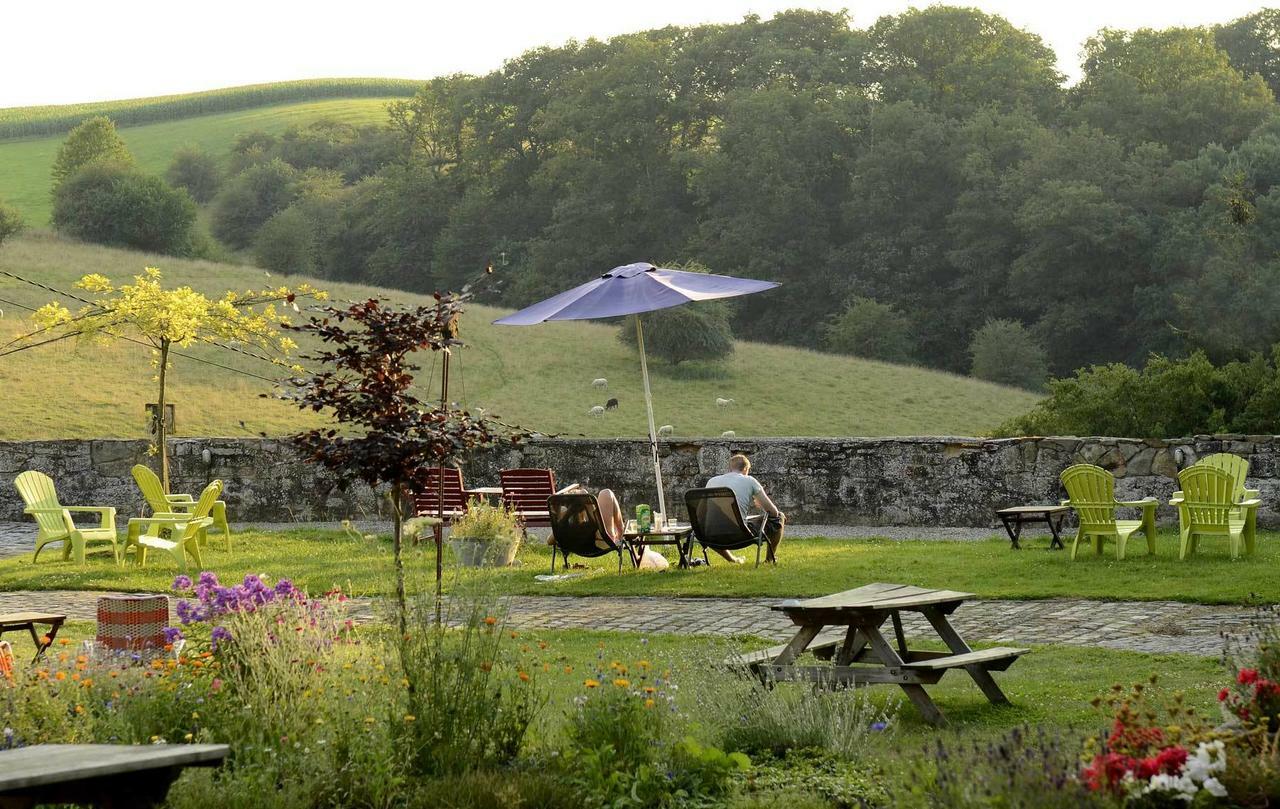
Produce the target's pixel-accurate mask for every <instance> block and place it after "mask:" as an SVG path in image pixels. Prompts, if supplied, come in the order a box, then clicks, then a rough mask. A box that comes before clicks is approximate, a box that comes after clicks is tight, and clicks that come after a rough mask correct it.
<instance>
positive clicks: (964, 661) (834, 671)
mask: <svg viewBox="0 0 1280 809" xmlns="http://www.w3.org/2000/svg"><path fill="white" fill-rule="evenodd" d="M972 597H973V594H972V593H960V592H956V591H954V590H932V589H926V588H923V587H912V586H910V585H905V584H884V583H876V584H868V585H866V586H865V587H859V588H857V589H854V590H847V591H845V592H843V593H836V594H834V595H829V596H823V597H821V598H810V599H806V600H804V601H795V600H792V601H784V602H783V603H781V604H778V605H776V606H774V607H773V609H775V610H779V611H781V612H784V613H786V615H787V617H788V618H790V619H791V621H792V622H793V623H794V624H796V626H797V627H799V629H798V630H797V631H796V634H795V637H793V638H792V639H791V640H790V641H789V642H788V643H786V644H783V645H781V646H775V647H773V648H770V649H764V650H761V651H759V652H755V653H752V654H749V655H746V656H745V657H744V658H741V660H742V662H743V663H745V664H746V665H747V666H748V667H749V668H750V669H751V670H752V671H753V672H754V673H755V674H756V675H757V676H758V677H760V678H761V679H762V680H764V681H765V682H771V681H787V680H791V681H806V682H818V683H831V684H839V685H846V686H854V687H859V686H865V685H872V684H896V685H898V686H899V687H901V688H902V690H903V691H904V692H906V694H907V697H908V698H909V699H910V700H911V702H912V703H913V704H914V705H915V706H916V708H917V709H918V710H919V711H920V713H921V714H922V715H923V716H924V718H925V720H926V721H928V722H929V723H931V724H934V725H942V724H944V723H945V721H946V720H945V719H944V718H943V716H942V712H941V711H940V710H939V709H938V706H937V705H935V704H934V702H933V699H932V698H930V696H929V693H928V692H927V691H926V690H925V686H927V685H932V684H934V683H936V682H938V681H939V680H941V679H942V676H943V675H944V674H946V673H947V672H948V671H950V670H952V669H963V670H964V671H965V672H966V673H967V674H968V675H969V676H970V677H972V678H973V681H974V682H975V683H977V685H978V688H980V689H982V693H983V694H985V695H986V697H987V699H988V700H990V701H991V703H992V704H1007V703H1008V702H1009V700H1008V698H1007V697H1005V695H1004V692H1003V691H1001V690H1000V686H998V685H997V684H996V681H995V679H993V678H992V676H991V672H993V671H1004V670H1005V669H1007V668H1009V666H1011V665H1012V664H1013V662H1014V661H1015V660H1017V659H1018V657H1020V656H1021V655H1023V654H1025V653H1026V652H1027V650H1026V649H1015V648H1010V647H1003V646H1001V647H996V648H992V649H982V650H979V651H974V650H973V649H971V648H970V647H969V645H968V644H967V643H965V642H964V639H963V638H961V637H960V633H958V632H957V631H956V630H955V627H953V626H952V625H951V622H950V621H949V620H948V618H947V616H949V615H951V613H953V612H955V610H956V608H958V607H959V606H960V605H961V604H962V603H964V601H965V599H968V598H972ZM903 612H918V613H921V614H922V615H923V616H924V617H925V619H926V620H927V621H928V622H929V625H930V626H931V627H933V630H934V632H936V633H937V635H938V637H939V638H941V639H942V642H943V643H945V644H946V646H947V649H948V650H949V651H946V652H940V651H918V650H912V649H908V648H907V642H906V638H905V636H904V635H903V631H902V617H901V613H903ZM886 621H890V622H892V625H893V632H894V635H895V639H896V641H897V649H895V648H894V647H893V645H891V644H890V643H889V641H888V640H887V639H886V638H885V636H884V635H883V634H882V633H881V631H880V627H881V626H883V625H884V623H885V622H886ZM829 626H834V627H839V629H836V630H828V631H825V632H824V631H823V630H824V629H825V628H826V627H829ZM805 651H808V652H811V653H812V654H813V655H814V656H815V657H818V658H819V659H825V660H832V661H833V663H834V665H826V666H797V665H795V660H796V658H797V657H799V656H800V654H802V653H803V652H805Z"/></svg>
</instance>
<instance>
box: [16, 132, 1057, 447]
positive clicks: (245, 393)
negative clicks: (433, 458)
mask: <svg viewBox="0 0 1280 809" xmlns="http://www.w3.org/2000/svg"><path fill="white" fill-rule="evenodd" d="M3 148H4V144H0V150H2V149H3ZM0 154H2V152H0ZM0 165H3V163H2V162H0ZM2 195H3V192H2V191H0V196H2ZM147 265H153V266H156V267H160V268H161V269H163V271H164V273H165V282H166V284H172V285H179V284H189V285H191V286H193V287H195V288H197V289H200V290H202V291H205V292H208V293H220V292H222V291H225V290H227V289H229V288H230V289H237V290H244V289H252V288H261V287H262V286H265V285H271V284H277V283H281V282H282V281H281V279H280V278H279V277H275V278H270V279H268V278H266V277H265V276H264V274H263V271H262V270H261V269H258V268H255V267H247V266H236V265H229V264H215V263H212V262H207V261H188V260H182V259H175V258H168V257H161V256H153V255H148V254H144V253H136V252H131V251H127V250H115V249H109V248H102V247H95V246H92V245H85V244H78V243H75V242H71V241H68V240H64V239H59V238H56V237H54V236H52V235H49V234H30V235H27V236H25V237H22V238H18V239H15V240H14V241H12V242H6V243H5V245H4V247H3V248H0V269H4V270H8V271H10V272H13V273H16V274H19V275H22V276H25V277H28V278H32V279H37V280H39V281H41V282H43V283H45V284H50V285H52V286H54V287H58V288H61V289H70V288H71V285H72V284H73V283H74V282H75V281H76V280H77V279H79V278H80V277H81V276H82V275H84V274H85V273H87V272H90V271H93V272H99V273H103V274H104V275H107V276H109V277H110V278H112V279H115V280H118V281H119V280H126V281H127V279H129V278H130V277H131V276H133V275H136V274H138V273H139V272H141V271H142V268H143V267H144V266H147ZM303 280H306V279H302V278H298V277H290V278H287V279H284V280H283V283H290V284H297V283H299V282H301V281H303ZM315 283H317V284H319V285H320V286H321V287H323V288H325V289H328V290H330V291H331V292H332V293H333V294H334V296H335V297H337V298H342V299H348V300H362V299H365V298H368V297H369V296H371V295H384V296H387V297H390V298H393V299H395V300H398V301H401V302H404V303H411V304H412V303H422V302H427V301H429V300H430V299H429V298H426V297H424V296H418V295H411V294H408V293H404V292H389V291H387V290H379V289H376V288H373V287H364V286H354V285H350V284H338V283H329V282H322V281H317V282H315ZM51 297H53V296H52V295H51V294H50V293H49V292H46V291H44V290H41V289H38V288H35V287H32V286H29V285H27V284H23V283H21V282H19V281H15V280H13V279H9V278H5V277H0V299H3V300H0V309H3V310H4V311H5V313H6V314H5V317H4V318H3V319H0V342H7V341H8V338H9V337H10V336H12V335H16V334H19V333H21V330H22V329H25V328H29V321H27V320H24V319H23V315H24V312H23V310H22V309H20V308H18V307H17V306H12V305H10V304H9V303H6V302H5V301H13V302H14V303H16V304H20V305H23V306H28V307H38V306H40V305H42V304H44V303H46V302H48V301H49V300H50V298H51ZM64 303H68V304H69V305H75V303H74V302H72V301H64ZM505 311H506V310H500V309H496V308H492V307H488V306H473V307H470V309H469V310H468V313H467V314H466V316H465V317H464V318H463V320H462V337H463V339H464V340H465V341H466V342H467V344H468V347H467V348H466V349H465V350H464V351H462V352H461V353H459V354H457V355H456V356H457V359H456V360H455V361H454V364H453V371H452V382H451V383H450V384H451V388H450V389H451V391H456V394H455V395H457V397H458V401H459V402H460V403H461V404H463V405H465V406H469V407H471V408H473V409H474V408H476V407H484V408H485V409H486V410H488V411H489V412H491V413H495V414H498V415H500V416H501V417H503V419H504V420H506V421H509V422H512V423H516V424H520V425H523V426H524V427H527V428H529V429H532V430H538V431H540V432H543V433H546V434H553V433H563V434H565V435H568V436H576V435H585V436H588V437H593V438H595V437H614V436H640V435H644V434H646V433H647V426H646V421H645V415H644V407H643V405H642V402H643V401H644V399H643V394H642V392H641V383H640V372H639V368H638V363H637V361H636V357H635V354H634V353H633V352H632V350H631V349H630V348H628V347H626V346H624V345H622V344H621V343H619V342H618V340H617V329H616V327H612V326H606V325H602V324H597V323H555V324H546V325H542V326H536V327H530V328H504V327H500V326H493V325H491V321H492V320H494V319H495V318H498V317H500V316H501V315H502V314H505ZM588 348H589V350H586V349H588ZM578 349H583V350H578ZM183 353H192V354H194V355H196V356H200V357H204V358H206V359H211V360H213V361H216V362H218V363H221V364H224V365H229V366H231V367H234V368H237V369H241V370H243V371H248V372H250V373H254V374H258V375H262V376H267V377H274V376H275V375H276V374H277V372H278V371H277V369H276V368H275V367H274V366H272V365H269V364H267V363H264V362H262V361H259V360H255V359H252V358H249V357H245V356H243V355H241V354H236V353H232V352H228V351H224V350H221V349H217V348H212V347H208V346H203V347H202V346H193V347H192V348H191V349H190V350H189V351H187V350H184V352H183ZM423 362H424V366H425V367H424V368H423V371H422V373H421V375H420V377H419V379H420V380H421V382H420V384H421V387H422V389H423V390H424V391H429V390H430V388H431V385H432V382H433V381H434V378H435V374H433V373H432V371H433V370H434V369H433V368H432V365H431V360H430V358H424V361H423ZM51 364H56V365H57V367H58V373H59V374H61V375H63V376H65V377H67V378H82V379H93V380H94V384H92V385H82V386H79V387H78V388H77V390H76V396H74V397H67V398H63V399H61V400H60V401H59V403H58V407H56V408H50V407H49V406H48V385H47V382H46V380H47V379H48V373H49V368H50V366H51ZM652 370H653V374H654V375H653V395H654V401H655V405H656V415H657V418H658V420H659V421H658V423H659V424H663V423H669V424H673V425H674V426H675V428H676V431H675V435H676V437H684V436H718V435H720V434H721V433H722V432H723V431H724V430H734V431H736V432H737V434H738V435H739V436H740V437H747V436H815V435H835V436H848V435H864V436H883V435H976V434H982V433H983V432H986V431H989V430H991V429H993V428H994V427H995V426H997V425H998V424H1000V423H1001V422H1002V421H1005V420H1006V419H1008V418H1011V417H1012V416H1014V415H1017V414H1019V413H1022V412H1025V411H1026V410H1027V409H1029V408H1030V407H1031V406H1032V404H1034V402H1035V401H1036V396H1035V395H1034V394H1031V393H1028V392H1026V391H1018V390H1014V389H1012V388H1007V387H1003V386H1001V385H992V384H990V383H986V382H981V381H978V380H975V379H968V378H966V377H961V376H956V375H953V374H947V373H943V372H940V371H931V370H927V369H923V368H915V367H910V366H905V365H891V364H888V363H881V362H872V361H869V360H861V359H857V358H854V357H842V356H833V355H830V354H822V353H819V352H816V351H806V350H803V349H798V348H791V347H785V346H776V345H763V344H758V343H745V342H740V343H738V346H737V351H736V352H735V354H734V356H733V357H732V358H731V359H730V360H729V361H728V362H727V363H726V364H725V367H724V369H723V372H722V373H720V374H717V375H716V376H714V377H712V378H685V377H683V376H680V377H677V376H673V375H671V374H670V373H668V372H665V371H664V370H663V367H662V365H661V364H660V363H654V364H653V367H652ZM152 375H153V371H152V369H151V367H150V356H149V355H148V354H147V352H146V350H145V349H143V348H140V347H138V346H134V345H130V344H115V345H109V346H93V345H89V346H80V347H77V346H75V345H74V344H73V343H71V342H67V343H60V344H57V345H54V346H48V347H42V348H38V349H34V350H31V351H23V352H21V353H18V354H13V355H10V356H8V357H5V358H3V359H0V390H4V405H3V408H0V412H3V414H4V418H3V419H0V440H5V439H10V440H23V439H50V438H106V437H119V438H142V437H144V429H145V426H146V425H145V421H144V419H143V418H142V417H141V416H140V415H139V414H140V413H141V411H142V402H143V401H149V400H147V399H145V397H146V396H150V395H153V394H152V390H153V389H152V387H151V383H150V379H151V377H152ZM597 377H605V378H606V379H608V380H609V389H608V390H607V391H600V390H597V389H595V388H592V387H591V380H593V379H595V378H597ZM169 384H170V386H171V387H170V399H171V400H172V401H174V402H176V404H177V413H178V434H179V435H184V436H192V435H195V436H208V435H224V436H225V435H230V436H236V435H239V436H244V435H256V434H258V433H259V432H265V433H267V434H268V435H280V434H283V433H287V432H290V431H292V430H294V429H297V428H299V427H301V426H303V425H310V424H311V423H312V422H313V419H312V418H310V417H308V416H304V415H301V414H299V412H298V410H297V409H296V408H292V407H289V406H286V405H285V404H284V403H282V402H280V401H277V400H273V399H264V398H260V397H259V394H261V393H269V392H270V391H271V384H270V383H269V382H266V381H263V380H260V379H255V378H252V377H247V376H244V375H242V374H237V373H234V372H231V371H226V370H223V369H221V368H217V367H212V366H209V365H205V364H200V363H196V362H193V361H191V360H188V359H184V358H183V357H177V358H175V359H174V373H173V374H172V375H171V377H170V383H169ZM607 397H616V398H617V399H618V400H619V401H620V402H621V406H620V407H619V409H618V410H616V411H610V412H609V413H608V414H607V415H605V416H604V417H601V418H595V417H592V416H590V415H588V413H587V411H588V410H589V409H590V408H591V407H592V406H593V405H597V404H603V403H604V400H605V398H607ZM717 397H728V398H733V399H735V400H736V402H737V404H736V405H735V406H733V407H732V408H719V407H717V406H716V404H715V400H716V398H717ZM427 398H431V396H430V395H428V396H427Z"/></svg>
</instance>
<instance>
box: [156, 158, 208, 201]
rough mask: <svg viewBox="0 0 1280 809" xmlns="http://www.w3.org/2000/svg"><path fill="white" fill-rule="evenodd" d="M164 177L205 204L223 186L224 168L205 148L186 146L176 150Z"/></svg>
mask: <svg viewBox="0 0 1280 809" xmlns="http://www.w3.org/2000/svg"><path fill="white" fill-rule="evenodd" d="M164 178H165V180H166V181H167V182H168V183H169V185H171V186H173V187H174V188H181V189H183V190H185V191H186V192H187V193H188V194H190V195H191V198H192V199H194V200H195V201H196V202H199V203H201V204H204V203H206V202H208V201H209V200H211V199H213V196H214V195H215V194H217V193H218V189H219V188H220V187H221V186H222V168H221V167H220V166H219V165H218V160H217V158H215V157H214V156H213V155H211V154H209V153H208V152H206V151H204V150H203V149H201V148H199V147H197V146H184V147H183V148H181V149H179V150H178V151H177V152H174V155H173V160H171V161H170V162H169V168H168V170H166V171H165V175H164Z"/></svg>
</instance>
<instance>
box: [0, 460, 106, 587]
mask: <svg viewBox="0 0 1280 809" xmlns="http://www.w3.org/2000/svg"><path fill="white" fill-rule="evenodd" d="M13 485H15V486H17V487H18V494H19V495H21V496H22V501H23V502H24V503H26V504H27V507H26V509H24V512H23V513H25V514H30V515H31V516H32V517H34V518H35V521H36V552H35V554H34V555H33V556H32V557H31V563H32V564H35V561H36V559H38V558H39V557H40V549H41V548H43V547H44V546H45V545H48V544H49V543H51V542H65V543H66V544H65V545H63V546H62V558H63V559H67V558H70V557H71V556H72V555H74V556H75V560H76V564H78V565H83V564H84V549H85V546H86V545H88V544H89V543H90V542H110V543H111V555H112V556H114V557H115V560H116V562H117V563H119V561H120V552H119V550H118V549H117V548H116V510H115V509H114V508H111V507H110V506H64V505H62V504H61V503H59V502H58V492H57V491H56V490H55V489H54V487H53V479H52V478H50V477H49V476H48V475H46V474H45V473H43V472H36V471H27V472H23V473H22V474H20V475H18V477H17V478H15V479H14V481H13ZM73 511H92V512H97V513H98V515H99V522H98V527H97V528H80V527H77V526H76V524H75V521H74V520H72V519H71V512H73Z"/></svg>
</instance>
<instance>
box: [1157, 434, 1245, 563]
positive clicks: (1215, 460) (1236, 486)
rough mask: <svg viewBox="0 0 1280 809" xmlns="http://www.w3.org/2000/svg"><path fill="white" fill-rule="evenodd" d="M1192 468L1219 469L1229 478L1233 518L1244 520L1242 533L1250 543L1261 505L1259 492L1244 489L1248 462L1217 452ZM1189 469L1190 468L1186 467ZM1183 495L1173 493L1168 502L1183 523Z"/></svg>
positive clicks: (1238, 457)
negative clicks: (1176, 510)
mask: <svg viewBox="0 0 1280 809" xmlns="http://www.w3.org/2000/svg"><path fill="white" fill-rule="evenodd" d="M1194 466H1211V467H1213V468H1215V469H1221V470H1222V471H1223V472H1226V473H1227V474H1228V475H1230V476H1231V481H1232V486H1231V502H1232V503H1233V504H1234V506H1235V510H1236V512H1237V513H1236V514H1234V515H1233V516H1234V517H1237V518H1239V519H1242V520H1244V532H1245V534H1246V535H1247V537H1248V542H1249V543H1252V542H1253V540H1254V537H1255V536H1256V535H1257V531H1258V506H1260V505H1261V504H1262V500H1261V499H1260V498H1261V492H1259V491H1258V490H1257V489H1246V488H1245V484H1246V483H1247V482H1248V481H1247V480H1246V479H1247V478H1248V476H1249V462H1248V461H1247V460H1245V459H1244V458H1241V457H1240V456H1239V455H1232V454H1231V453H1229V452H1219V453H1215V454H1213V455H1206V456H1205V457H1203V458H1201V459H1200V460H1199V461H1196V463H1195V464H1194ZM1188 468H1191V467H1188ZM1182 501H1183V493H1182V492H1181V491H1176V492H1174V493H1173V499H1172V500H1170V501H1169V505H1171V506H1174V507H1176V508H1177V509H1178V522H1179V523H1180V524H1181V523H1182V522H1185V521H1186V519H1187V517H1186V514H1185V513H1184V509H1183V508H1182Z"/></svg>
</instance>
